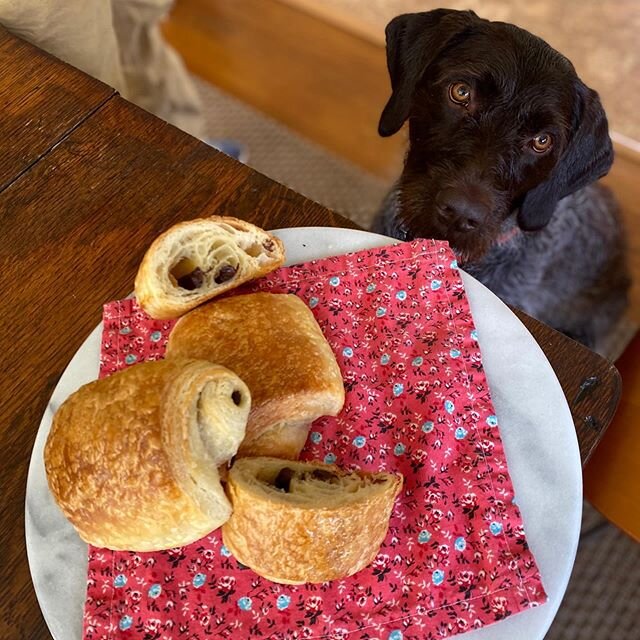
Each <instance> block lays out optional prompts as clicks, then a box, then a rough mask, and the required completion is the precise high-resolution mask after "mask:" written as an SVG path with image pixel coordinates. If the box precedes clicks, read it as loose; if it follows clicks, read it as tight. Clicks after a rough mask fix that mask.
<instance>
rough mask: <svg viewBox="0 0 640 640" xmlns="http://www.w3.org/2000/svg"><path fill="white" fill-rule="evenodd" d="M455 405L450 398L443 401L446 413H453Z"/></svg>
mask: <svg viewBox="0 0 640 640" xmlns="http://www.w3.org/2000/svg"><path fill="white" fill-rule="evenodd" d="M455 408H456V407H455V405H454V404H453V402H451V400H445V401H444V410H445V411H446V412H447V413H453V412H454V411H455Z"/></svg>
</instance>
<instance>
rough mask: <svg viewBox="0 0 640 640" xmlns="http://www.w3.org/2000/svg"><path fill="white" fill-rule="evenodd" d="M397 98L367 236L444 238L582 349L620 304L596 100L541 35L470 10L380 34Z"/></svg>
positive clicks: (622, 280) (608, 153)
mask: <svg viewBox="0 0 640 640" xmlns="http://www.w3.org/2000/svg"><path fill="white" fill-rule="evenodd" d="M386 34H387V63H388V68H389V74H390V77H391V85H392V95H391V98H390V99H389V102H388V103H387V105H386V107H385V108H384V111H383V113H382V116H381V118H380V126H379V132H380V135H383V136H388V135H392V134H394V133H396V132H397V131H398V130H399V129H400V128H401V127H402V125H403V123H404V122H405V121H406V120H408V121H409V140H410V145H409V149H408V152H407V156H406V160H405V167H404V171H403V173H402V175H401V176H400V179H399V180H398V182H397V184H396V185H395V187H394V188H393V189H392V191H391V192H390V194H389V195H388V197H387V199H386V200H385V203H384V205H383V207H382V210H381V212H380V214H379V216H378V219H377V221H376V223H375V230H377V231H379V232H381V233H385V234H386V235H391V236H394V237H398V238H401V239H408V238H413V237H433V238H440V239H445V240H448V241H449V243H450V244H451V246H452V247H453V249H454V250H455V251H456V252H457V254H458V256H459V261H460V263H461V264H462V265H463V266H464V268H465V269H466V270H468V271H470V272H471V273H472V274H473V275H475V276H476V277H478V278H479V279H480V280H481V281H482V282H484V283H485V284H486V285H487V286H489V288H491V289H492V290H493V291H494V292H495V293H496V294H498V295H499V296H501V297H502V298H503V299H504V300H506V301H507V302H508V303H510V304H512V305H514V306H517V307H519V308H522V309H524V310H525V311H527V312H529V313H531V314H532V315H534V316H536V317H538V318H539V319H541V320H543V321H544V322H547V323H549V324H551V325H552V326H554V327H556V328H558V329H559V330H562V331H564V332H565V333H567V334H569V335H571V336H573V337H575V338H577V339H579V340H582V341H583V342H585V343H586V344H589V345H591V346H597V343H598V342H599V340H600V339H601V338H603V337H604V336H605V335H606V334H607V333H608V332H609V331H610V330H611V328H612V326H613V324H614V323H615V322H616V321H617V320H618V319H619V317H620V315H621V314H622V312H623V310H624V309H625V307H626V302H627V301H626V294H627V289H628V286H629V280H628V275H627V270H626V266H625V259H624V250H623V242H622V231H621V227H620V223H619V218H618V215H617V210H616V207H615V204H614V202H613V200H612V199H611V198H610V196H608V195H607V194H606V193H605V192H604V190H601V189H600V188H599V187H593V186H591V187H590V186H588V185H590V184H591V183H593V182H594V181H595V180H597V179H598V178H599V177H601V176H602V175H604V174H606V173H607V171H608V170H609V168H610V166H611V164H612V161H613V150H612V145H611V140H610V138H609V133H608V127H607V119H606V116H605V113H604V110H603V108H602V105H601V103H600V100H599V98H598V95H597V94H596V93H595V92H594V91H592V90H591V89H589V88H588V87H587V86H585V85H584V83H582V82H581V80H580V79H579V78H578V76H577V75H576V72H575V69H574V68H573V66H572V64H571V63H570V62H569V61H568V60H567V59H566V58H565V57H564V56H562V55H561V54H559V53H558V52H557V51H555V50H554V49H552V48H551V47H550V46H549V45H547V44H546V43H545V42H544V41H542V40H541V39H539V38H537V37H535V36H533V35H531V34H530V33H528V32H526V31H523V30H522V29H519V28H518V27H515V26H513V25H510V24H505V23H500V22H489V21H488V20H483V19H481V18H479V17H478V16H476V15H475V14H474V13H473V12H471V11H450V10H446V9H437V10H435V11H429V12H426V13H417V14H408V15H402V16H399V17H397V18H395V19H394V20H392V21H391V22H390V23H389V25H388V26H387V31H386Z"/></svg>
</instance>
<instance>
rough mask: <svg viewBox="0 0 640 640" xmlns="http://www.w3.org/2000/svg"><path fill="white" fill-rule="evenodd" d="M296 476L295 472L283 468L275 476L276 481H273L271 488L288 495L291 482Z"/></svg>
mask: <svg viewBox="0 0 640 640" xmlns="http://www.w3.org/2000/svg"><path fill="white" fill-rule="evenodd" d="M295 475H296V472H295V471H294V470H293V469H289V467H283V468H282V469H280V472H279V473H278V475H277V476H276V479H275V480H274V481H273V486H274V487H275V488H276V489H280V491H284V492H285V493H289V489H290V488H291V480H293V477H294V476H295Z"/></svg>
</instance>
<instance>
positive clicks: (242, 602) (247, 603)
mask: <svg viewBox="0 0 640 640" xmlns="http://www.w3.org/2000/svg"><path fill="white" fill-rule="evenodd" d="M238 606H239V607H240V608H241V609H242V610H243V611H251V598H249V596H242V598H240V599H239V600H238Z"/></svg>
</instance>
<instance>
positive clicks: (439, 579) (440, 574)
mask: <svg viewBox="0 0 640 640" xmlns="http://www.w3.org/2000/svg"><path fill="white" fill-rule="evenodd" d="M431 582H433V584H435V585H436V587H437V586H438V585H439V584H442V583H443V582H444V571H443V570H442V569H436V570H435V571H434V572H433V573H432V574H431Z"/></svg>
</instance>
